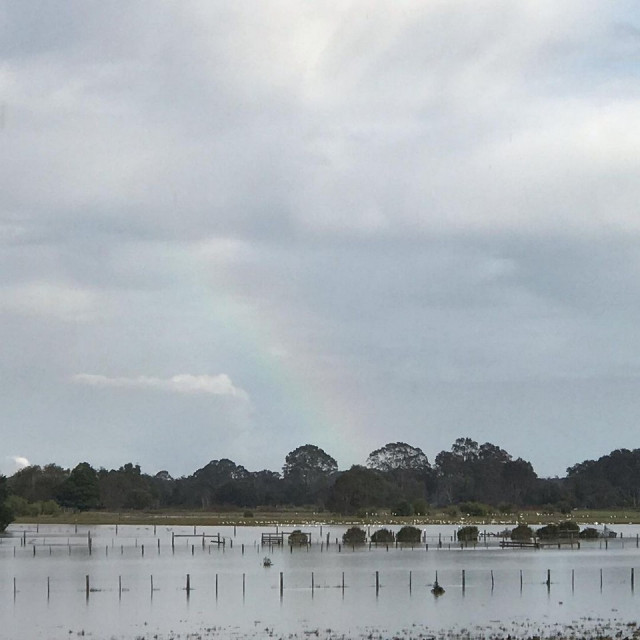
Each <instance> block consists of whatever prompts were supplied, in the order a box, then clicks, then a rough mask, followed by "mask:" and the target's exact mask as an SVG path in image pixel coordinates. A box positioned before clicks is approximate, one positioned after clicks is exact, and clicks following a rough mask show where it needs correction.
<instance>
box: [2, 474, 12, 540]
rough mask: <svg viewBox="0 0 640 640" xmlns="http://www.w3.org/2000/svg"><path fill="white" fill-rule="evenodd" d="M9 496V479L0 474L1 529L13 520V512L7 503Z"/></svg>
mask: <svg viewBox="0 0 640 640" xmlns="http://www.w3.org/2000/svg"><path fill="white" fill-rule="evenodd" d="M7 497H8V491H7V479H6V478H5V477H4V476H0V531H4V530H5V529H6V528H7V526H9V524H11V522H12V520H13V513H12V512H11V509H10V508H9V507H8V506H7V504H6V500H7Z"/></svg>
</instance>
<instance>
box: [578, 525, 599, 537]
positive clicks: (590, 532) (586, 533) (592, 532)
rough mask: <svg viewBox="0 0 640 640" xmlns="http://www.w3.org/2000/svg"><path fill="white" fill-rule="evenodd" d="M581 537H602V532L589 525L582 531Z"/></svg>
mask: <svg viewBox="0 0 640 640" xmlns="http://www.w3.org/2000/svg"><path fill="white" fill-rule="evenodd" d="M580 537H581V538H582V539H583V540H593V539H594V538H599V537H600V532H599V531H598V530H597V529H594V528H593V527H587V528H586V529H583V530H582V531H581V532H580Z"/></svg>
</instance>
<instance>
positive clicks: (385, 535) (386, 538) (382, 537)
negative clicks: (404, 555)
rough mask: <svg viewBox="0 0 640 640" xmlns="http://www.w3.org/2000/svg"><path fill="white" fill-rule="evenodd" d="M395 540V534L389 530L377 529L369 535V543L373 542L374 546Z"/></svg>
mask: <svg viewBox="0 0 640 640" xmlns="http://www.w3.org/2000/svg"><path fill="white" fill-rule="evenodd" d="M395 538H396V537H395V534H394V533H393V531H390V530H389V529H378V530H377V531H376V532H374V533H373V534H371V542H375V543H376V544H377V543H380V542H383V543H384V542H393V541H394V540H395Z"/></svg>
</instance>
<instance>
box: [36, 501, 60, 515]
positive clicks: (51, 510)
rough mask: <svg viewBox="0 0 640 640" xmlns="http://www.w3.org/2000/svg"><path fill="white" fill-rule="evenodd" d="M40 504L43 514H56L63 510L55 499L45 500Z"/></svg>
mask: <svg viewBox="0 0 640 640" xmlns="http://www.w3.org/2000/svg"><path fill="white" fill-rule="evenodd" d="M39 505H40V513H41V514H42V515H43V516H55V515H58V514H59V513H61V512H62V509H61V508H60V505H59V504H58V503H57V502H56V501H55V500H44V501H43V502H40V503H39Z"/></svg>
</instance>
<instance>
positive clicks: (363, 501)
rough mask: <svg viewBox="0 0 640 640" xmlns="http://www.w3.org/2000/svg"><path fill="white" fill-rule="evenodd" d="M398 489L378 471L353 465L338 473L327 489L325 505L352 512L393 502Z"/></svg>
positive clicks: (344, 511) (343, 511) (348, 512)
mask: <svg viewBox="0 0 640 640" xmlns="http://www.w3.org/2000/svg"><path fill="white" fill-rule="evenodd" d="M398 497H399V490H398V488H397V487H396V486H394V485H393V484H392V483H391V482H390V481H389V480H388V479H387V478H385V477H384V475H383V474H381V473H380V472H379V471H374V470H373V469H367V468H366V467H361V466H358V465H354V466H353V467H351V469H349V470H348V471H345V472H344V473H342V474H340V475H339V476H338V477H337V478H336V481H335V483H334V484H333V486H332V487H331V489H330V491H329V497H328V501H327V506H328V507H329V509H331V511H337V512H338V513H342V514H354V513H357V512H358V511H361V510H363V509H376V508H378V507H386V506H389V505H391V504H394V503H395V502H396V501H397V499H398Z"/></svg>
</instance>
